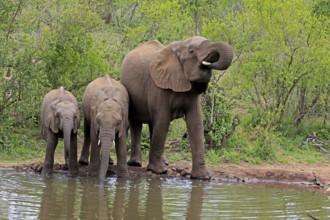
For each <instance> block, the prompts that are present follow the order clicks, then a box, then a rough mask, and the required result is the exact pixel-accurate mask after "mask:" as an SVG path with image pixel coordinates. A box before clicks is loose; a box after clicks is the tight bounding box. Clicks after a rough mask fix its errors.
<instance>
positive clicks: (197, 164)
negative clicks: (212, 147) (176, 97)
mask: <svg viewBox="0 0 330 220" xmlns="http://www.w3.org/2000/svg"><path fill="white" fill-rule="evenodd" d="M196 101H197V102H196V103H194V104H192V105H191V106H194V107H193V108H190V109H188V110H187V111H186V115H185V116H186V117H185V120H186V124H187V128H188V136H189V144H190V147H191V153H192V172H191V178H193V179H210V178H211V176H210V173H209V172H208V171H207V169H206V165H205V152H204V151H205V150H204V127H203V121H202V114H201V109H200V103H199V99H198V100H196Z"/></svg>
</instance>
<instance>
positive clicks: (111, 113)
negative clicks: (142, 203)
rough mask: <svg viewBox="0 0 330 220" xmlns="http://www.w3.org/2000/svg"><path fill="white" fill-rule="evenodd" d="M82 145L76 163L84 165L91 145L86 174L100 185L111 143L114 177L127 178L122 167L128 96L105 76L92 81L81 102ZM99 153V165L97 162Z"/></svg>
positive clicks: (124, 163) (118, 83)
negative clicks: (94, 177)
mask: <svg viewBox="0 0 330 220" xmlns="http://www.w3.org/2000/svg"><path fill="white" fill-rule="evenodd" d="M82 105H83V112H84V135H85V137H84V143H83V148H82V151H81V156H80V159H79V161H80V163H88V157H89V145H91V156H90V165H89V166H90V167H89V172H90V174H92V175H93V174H94V173H98V174H99V180H100V183H103V181H104V179H105V177H106V173H107V170H108V164H109V154H110V147H111V145H112V143H113V141H115V147H116V154H117V169H118V174H117V175H118V177H128V176H129V174H128V169H127V164H126V156H127V150H126V132H125V130H126V125H127V122H128V105H129V99H128V93H127V91H126V89H125V87H124V86H123V85H122V84H121V83H120V82H118V81H116V80H114V79H112V78H110V77H109V76H108V75H105V76H104V77H100V78H97V79H95V80H94V81H92V82H91V83H89V84H88V86H87V87H86V90H85V92H84V94H83V98H82ZM100 153H101V161H100Z"/></svg>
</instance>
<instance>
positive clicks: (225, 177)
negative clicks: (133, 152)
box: [0, 161, 330, 193]
mask: <svg viewBox="0 0 330 220" xmlns="http://www.w3.org/2000/svg"><path fill="white" fill-rule="evenodd" d="M42 165H43V163H41V162H38V163H30V164H14V165H0V167H2V168H14V169H15V170H16V171H18V172H23V171H24V172H41V170H42ZM87 167H88V166H81V165H80V167H79V171H80V175H81V176H84V175H86V173H87ZM207 167H208V170H209V171H210V173H211V174H212V179H211V181H217V182H235V183H245V184H269V185H270V186H271V184H281V185H286V186H288V187H289V186H290V187H293V188H295V187H302V188H304V187H305V188H306V189H318V190H321V191H324V192H325V193H327V192H328V191H327V190H328V189H330V172H329V170H330V163H321V164H261V165H254V164H248V163H241V164H231V163H224V164H221V165H217V166H210V165H209V166H207ZM54 172H56V173H63V174H65V173H66V172H67V171H65V170H63V164H60V163H56V164H55V165H54ZM115 172H116V166H115V165H110V166H109V172H108V175H114V174H115ZM129 172H130V175H131V176H165V177H180V178H190V172H191V162H189V161H176V162H175V163H172V164H170V165H169V169H168V172H167V173H166V174H162V175H157V174H153V173H151V172H149V171H147V170H146V164H143V166H142V167H129Z"/></svg>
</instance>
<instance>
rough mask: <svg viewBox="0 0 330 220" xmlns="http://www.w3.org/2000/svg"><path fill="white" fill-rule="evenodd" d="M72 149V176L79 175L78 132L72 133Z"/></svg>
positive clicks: (70, 154)
mask: <svg viewBox="0 0 330 220" xmlns="http://www.w3.org/2000/svg"><path fill="white" fill-rule="evenodd" d="M70 142H71V143H70V151H69V157H68V158H69V161H68V165H69V174H70V175H71V176H76V175H78V172H79V171H78V163H77V134H72V135H71V139H70Z"/></svg>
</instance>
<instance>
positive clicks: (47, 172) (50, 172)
mask: <svg viewBox="0 0 330 220" xmlns="http://www.w3.org/2000/svg"><path fill="white" fill-rule="evenodd" d="M52 173H53V170H52V169H46V168H43V169H42V171H41V174H42V175H44V176H49V175H51V174H52Z"/></svg>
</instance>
